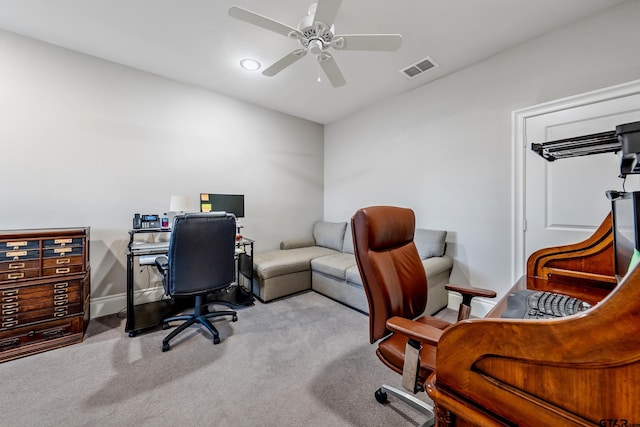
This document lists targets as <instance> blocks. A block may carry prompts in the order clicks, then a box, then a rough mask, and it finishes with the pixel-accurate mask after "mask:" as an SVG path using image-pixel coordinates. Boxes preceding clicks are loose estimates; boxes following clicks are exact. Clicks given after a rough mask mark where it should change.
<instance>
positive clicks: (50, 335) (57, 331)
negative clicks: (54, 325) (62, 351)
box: [42, 329, 64, 340]
mask: <svg viewBox="0 0 640 427" xmlns="http://www.w3.org/2000/svg"><path fill="white" fill-rule="evenodd" d="M63 333H64V330H62V329H53V330H51V331H44V332H43V333H42V336H43V337H44V338H45V339H48V340H50V339H53V338H56V337H60V336H62V334H63Z"/></svg>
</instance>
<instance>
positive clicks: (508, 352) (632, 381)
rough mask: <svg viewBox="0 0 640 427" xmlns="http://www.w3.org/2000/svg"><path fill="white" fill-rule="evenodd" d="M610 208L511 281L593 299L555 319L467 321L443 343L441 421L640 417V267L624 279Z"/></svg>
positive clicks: (525, 422) (594, 422)
mask: <svg viewBox="0 0 640 427" xmlns="http://www.w3.org/2000/svg"><path fill="white" fill-rule="evenodd" d="M613 258H614V255H613V232H612V219H611V215H609V216H608V217H607V218H606V219H605V220H604V222H603V223H602V225H601V226H600V227H599V228H598V230H597V231H596V232H595V233H594V234H593V235H592V236H591V237H590V238H589V239H587V240H585V241H583V242H580V243H577V244H573V245H566V246H559V247H551V248H545V249H541V250H539V251H537V252H535V253H534V254H532V255H531V256H530V257H529V259H528V262H527V275H526V277H523V278H522V279H520V280H519V281H518V282H517V283H516V284H515V285H514V287H513V290H517V289H523V288H529V289H540V290H549V291H552V292H558V293H562V294H566V295H570V296H574V297H577V298H580V299H583V300H585V301H587V302H589V303H591V304H592V305H594V306H593V307H592V308H591V309H590V310H588V311H585V312H582V313H580V314H577V315H574V316H570V317H565V318H558V319H549V320H520V319H502V318H500V314H501V313H502V312H503V311H504V309H505V307H506V300H507V297H506V296H505V297H504V298H503V299H502V300H501V301H500V302H499V303H498V304H497V305H496V307H495V308H494V309H493V310H492V311H491V312H490V313H489V315H488V317H486V318H484V319H473V320H467V321H462V322H459V323H457V324H455V325H454V326H452V327H450V328H449V329H447V330H446V331H445V332H444V334H443V335H442V337H441V338H440V341H439V343H438V352H437V359H436V366H437V368H436V372H435V373H434V374H433V375H432V376H431V377H430V378H429V379H428V381H427V384H426V389H427V393H428V394H429V396H430V397H431V399H432V400H433V401H434V404H435V409H436V423H437V424H436V425H438V426H482V427H488V426H552V427H558V426H607V427H615V426H619V427H622V426H627V427H628V426H637V427H640V267H637V268H635V269H633V270H632V271H631V272H630V273H629V274H628V275H627V276H626V278H625V279H624V280H623V281H622V282H621V283H620V284H619V285H618V284H617V282H616V278H615V274H614V265H613V264H614V261H613Z"/></svg>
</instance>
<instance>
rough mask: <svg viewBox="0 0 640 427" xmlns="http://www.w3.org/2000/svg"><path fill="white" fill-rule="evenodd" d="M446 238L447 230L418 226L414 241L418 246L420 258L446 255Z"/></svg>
mask: <svg viewBox="0 0 640 427" xmlns="http://www.w3.org/2000/svg"><path fill="white" fill-rule="evenodd" d="M446 238H447V232H446V231H442V230H428V229H425V228H416V232H415V236H414V238H413V241H414V242H415V244H416V247H417V248H418V253H419V254H420V258H421V259H427V258H431V257H439V256H442V255H444V249H445V239H446Z"/></svg>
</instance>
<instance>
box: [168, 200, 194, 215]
mask: <svg viewBox="0 0 640 427" xmlns="http://www.w3.org/2000/svg"><path fill="white" fill-rule="evenodd" d="M192 209H193V205H192V204H191V197H189V196H171V202H170V203H169V212H189V211H191V210H192Z"/></svg>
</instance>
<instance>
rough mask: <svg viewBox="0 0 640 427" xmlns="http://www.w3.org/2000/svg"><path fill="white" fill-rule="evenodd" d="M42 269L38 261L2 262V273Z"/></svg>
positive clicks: (0, 266)
mask: <svg viewBox="0 0 640 427" xmlns="http://www.w3.org/2000/svg"><path fill="white" fill-rule="evenodd" d="M30 268H35V269H38V268H40V262H39V261H38V260H37V259H31V260H25V261H5V262H0V272H5V271H20V270H25V269H30Z"/></svg>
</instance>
